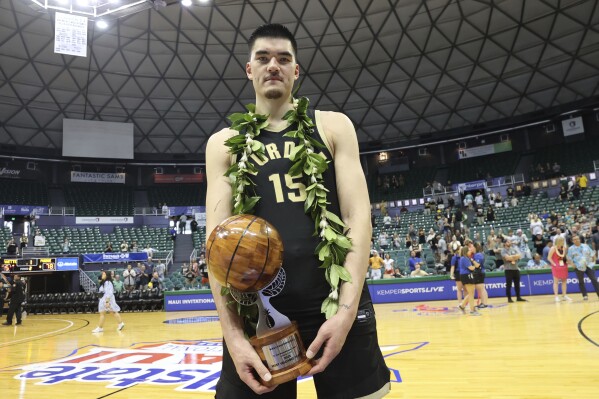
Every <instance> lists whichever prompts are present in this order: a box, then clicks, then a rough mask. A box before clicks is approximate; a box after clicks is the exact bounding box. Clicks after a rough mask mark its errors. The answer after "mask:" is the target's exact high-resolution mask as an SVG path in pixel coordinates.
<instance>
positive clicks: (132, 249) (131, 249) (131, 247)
mask: <svg viewBox="0 0 599 399" xmlns="http://www.w3.org/2000/svg"><path fill="white" fill-rule="evenodd" d="M138 251H139V248H138V247H137V241H133V242H132V243H131V245H129V252H138Z"/></svg>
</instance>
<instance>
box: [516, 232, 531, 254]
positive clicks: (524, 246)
mask: <svg viewBox="0 0 599 399" xmlns="http://www.w3.org/2000/svg"><path fill="white" fill-rule="evenodd" d="M514 242H515V244H516V245H517V246H518V249H519V250H520V252H521V253H522V255H523V257H524V258H526V259H530V258H532V255H531V253H530V248H529V247H528V238H526V236H525V235H524V234H522V229H518V230H517V231H516V235H515V236H514Z"/></svg>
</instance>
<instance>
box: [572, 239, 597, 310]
mask: <svg viewBox="0 0 599 399" xmlns="http://www.w3.org/2000/svg"><path fill="white" fill-rule="evenodd" d="M572 244H573V245H572V246H571V247H569V248H568V256H567V259H568V263H569V264H570V266H574V267H575V269H574V271H575V272H576V277H577V278H578V287H579V288H580V292H581V293H582V299H584V300H585V301H587V300H588V299H589V297H588V295H587V287H586V286H585V284H584V275H585V274H586V275H587V276H588V277H589V279H590V280H591V283H592V284H593V288H595V292H596V293H597V296H599V283H597V277H596V276H595V271H594V270H593V265H594V264H595V251H593V250H592V249H591V247H589V246H588V245H587V244H581V242H580V236H578V235H575V236H573V237H572Z"/></svg>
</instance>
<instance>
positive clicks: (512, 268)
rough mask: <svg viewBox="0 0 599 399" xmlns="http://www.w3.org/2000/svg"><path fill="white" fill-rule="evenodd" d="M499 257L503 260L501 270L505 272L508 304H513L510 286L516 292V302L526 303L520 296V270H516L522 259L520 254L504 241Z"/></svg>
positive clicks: (508, 241) (510, 243)
mask: <svg viewBox="0 0 599 399" xmlns="http://www.w3.org/2000/svg"><path fill="white" fill-rule="evenodd" d="M501 257H502V259H503V270H504V271H505V282H506V285H505V294H506V296H507V301H508V302H510V303H511V302H514V301H513V300H512V284H513V285H514V290H515V291H516V300H517V301H518V302H526V299H524V298H522V297H521V296H520V269H519V268H518V261H519V260H520V259H521V258H522V254H521V253H520V251H519V250H518V248H517V247H515V246H513V245H512V242H511V241H510V240H505V242H504V244H503V249H502V250H501Z"/></svg>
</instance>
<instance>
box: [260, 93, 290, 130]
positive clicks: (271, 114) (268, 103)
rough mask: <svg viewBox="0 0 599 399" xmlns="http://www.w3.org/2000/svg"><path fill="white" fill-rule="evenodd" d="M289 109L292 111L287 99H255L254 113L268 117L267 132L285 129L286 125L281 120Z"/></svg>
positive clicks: (284, 121)
mask: <svg viewBox="0 0 599 399" xmlns="http://www.w3.org/2000/svg"><path fill="white" fill-rule="evenodd" d="M290 109H293V104H291V102H290V101H289V99H288V98H284V97H282V98H281V99H276V100H272V99H265V98H260V97H257V98H256V113H257V114H260V115H268V123H269V124H268V128H267V129H268V130H272V131H278V130H281V129H282V128H284V127H286V126H287V125H288V123H287V121H286V120H284V119H283V116H285V114H286V113H287V111H289V110H290Z"/></svg>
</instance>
